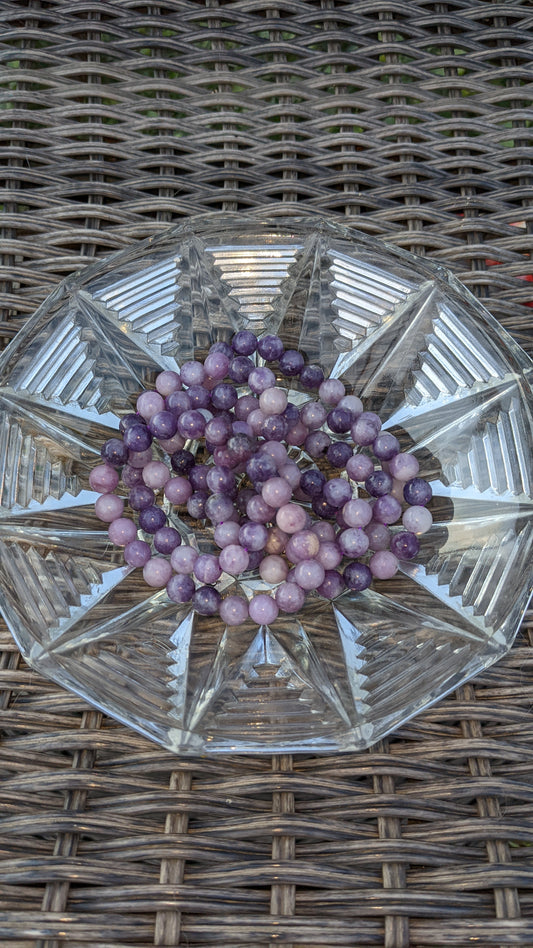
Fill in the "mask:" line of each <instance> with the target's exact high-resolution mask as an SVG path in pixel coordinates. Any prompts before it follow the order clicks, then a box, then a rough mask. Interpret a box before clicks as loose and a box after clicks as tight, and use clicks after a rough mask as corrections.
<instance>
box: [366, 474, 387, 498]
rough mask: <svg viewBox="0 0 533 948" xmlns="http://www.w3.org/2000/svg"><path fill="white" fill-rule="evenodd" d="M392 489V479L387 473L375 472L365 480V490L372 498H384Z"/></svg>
mask: <svg viewBox="0 0 533 948" xmlns="http://www.w3.org/2000/svg"><path fill="white" fill-rule="evenodd" d="M391 488H392V477H391V476H390V474H387V472H386V471H373V472H372V474H369V475H368V477H367V478H366V480H365V490H366V491H368V493H369V494H371V495H372V497H383V496H384V494H388V493H389V491H390V490H391Z"/></svg>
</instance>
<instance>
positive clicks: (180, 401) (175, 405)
mask: <svg viewBox="0 0 533 948" xmlns="http://www.w3.org/2000/svg"><path fill="white" fill-rule="evenodd" d="M190 408H192V402H191V398H190V395H189V393H188V392H179V391H178V392H171V393H170V395H167V397H166V398H165V409H166V411H171V412H172V413H173V414H174V415H181V413H182V411H189V409H190Z"/></svg>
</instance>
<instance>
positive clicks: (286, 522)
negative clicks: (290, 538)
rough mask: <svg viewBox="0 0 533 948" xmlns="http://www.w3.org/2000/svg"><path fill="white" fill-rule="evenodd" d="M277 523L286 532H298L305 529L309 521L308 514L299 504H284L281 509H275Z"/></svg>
mask: <svg viewBox="0 0 533 948" xmlns="http://www.w3.org/2000/svg"><path fill="white" fill-rule="evenodd" d="M273 513H275V517H276V524H277V526H278V527H279V528H280V530H283V532H284V533H296V532H297V531H298V530H303V529H304V528H305V525H306V522H307V514H306V512H305V510H304V508H303V507H299V506H298V504H283V506H282V507H280V508H279V510H278V511H277V512H276V511H273Z"/></svg>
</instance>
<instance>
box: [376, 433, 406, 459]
mask: <svg viewBox="0 0 533 948" xmlns="http://www.w3.org/2000/svg"><path fill="white" fill-rule="evenodd" d="M372 450H373V452H374V454H375V455H376V457H377V458H379V460H380V461H390V460H391V458H393V457H395V456H396V455H397V454H398V452H399V450H400V442H399V441H398V438H395V437H394V435H393V434H390V432H388V431H380V433H379V434H378V436H377V438H376V440H375V441H374V443H373V445H372Z"/></svg>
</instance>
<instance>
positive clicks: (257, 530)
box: [239, 521, 268, 553]
mask: <svg viewBox="0 0 533 948" xmlns="http://www.w3.org/2000/svg"><path fill="white" fill-rule="evenodd" d="M267 540H268V530H267V528H266V527H265V526H264V525H263V524H262V523H254V522H251V521H248V523H243V525H242V527H241V528H240V529H239V543H240V545H241V546H242V547H244V549H245V550H247V551H248V552H249V553H250V552H251V551H252V550H253V551H255V550H264V548H265V545H266V542H267Z"/></svg>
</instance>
